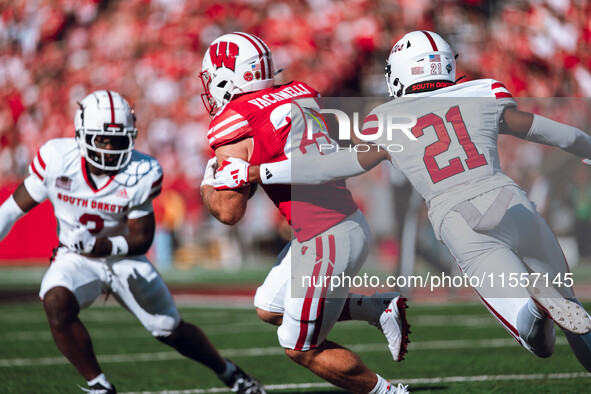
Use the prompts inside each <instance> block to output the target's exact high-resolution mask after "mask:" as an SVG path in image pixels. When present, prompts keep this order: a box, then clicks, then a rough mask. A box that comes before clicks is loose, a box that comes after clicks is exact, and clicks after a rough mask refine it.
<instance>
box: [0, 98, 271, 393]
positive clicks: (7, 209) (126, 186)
mask: <svg viewBox="0 0 591 394" xmlns="http://www.w3.org/2000/svg"><path fill="white" fill-rule="evenodd" d="M74 125H75V128H76V138H75V139H74V138H63V139H55V140H50V141H48V142H47V143H45V144H44V145H43V146H42V147H41V149H40V150H39V153H38V154H37V156H36V157H35V159H34V160H33V162H32V163H31V165H30V167H29V172H30V175H29V177H28V178H26V179H25V181H24V182H23V183H21V184H20V185H19V186H18V188H17V189H16V191H15V192H14V194H13V195H12V196H10V197H9V198H8V199H7V200H6V201H5V202H4V203H3V204H2V205H1V206H0V240H1V239H3V238H4V237H5V236H6V234H7V233H8V232H9V231H10V229H11V227H12V225H13V224H14V222H15V221H16V220H18V219H19V218H20V217H21V216H23V215H24V214H25V213H27V212H29V211H30V210H31V209H32V208H33V207H35V206H36V205H37V204H39V203H41V202H42V201H44V200H46V199H49V201H51V203H52V205H53V208H54V211H55V216H56V219H57V222H58V238H59V242H60V244H59V247H57V248H56V249H55V251H54V255H53V256H52V260H51V265H50V266H49V269H48V270H47V272H46V273H45V275H44V277H43V280H42V282H41V290H40V292H39V296H40V298H41V299H42V300H43V307H44V309H45V313H46V315H47V319H48V321H49V326H50V328H51V333H52V335H53V338H54V341H55V343H56V344H57V347H58V348H59V350H60V351H61V352H62V353H63V354H64V356H65V357H66V358H67V359H68V360H69V361H70V362H71V363H72V364H73V365H74V367H76V369H77V370H78V372H79V373H80V374H81V375H82V376H83V377H84V379H86V380H87V383H88V386H89V389H83V390H84V391H87V392H91V393H97V394H98V393H115V392H116V390H115V386H114V385H113V384H111V383H110V382H109V380H108V379H107V378H106V377H105V375H104V373H103V372H102V370H101V367H100V366H99V364H98V362H97V358H96V356H95V353H94V350H93V347H92V343H91V339H90V337H89V334H88V332H87V330H86V328H85V327H84V325H83V324H82V322H81V321H80V319H79V317H78V314H79V312H80V310H81V309H83V308H86V307H88V306H90V305H91V304H92V303H93V302H94V301H95V300H96V299H97V298H98V297H99V296H100V295H101V294H105V293H106V294H111V293H112V294H113V295H114V297H115V299H116V300H117V301H118V302H119V303H120V304H121V305H122V306H124V307H125V308H126V309H128V310H129V311H130V312H131V313H133V314H134V315H135V317H137V319H138V320H139V321H140V322H141V323H142V325H143V326H144V327H145V328H146V329H147V330H148V331H149V332H150V333H151V334H152V335H153V336H154V337H156V339H158V340H159V341H161V342H163V343H165V344H167V345H169V346H171V347H173V348H174V349H176V350H177V351H178V352H179V353H181V354H182V355H184V356H186V357H188V358H190V359H192V360H195V361H198V362H200V363H202V364H204V365H205V366H207V367H209V368H210V369H212V370H213V371H214V372H215V373H217V374H218V376H219V378H220V379H221V380H222V381H223V382H224V383H225V384H226V385H227V386H229V387H231V388H232V390H233V391H234V392H239V393H264V392H265V391H264V389H263V388H262V386H261V385H260V383H258V382H257V381H256V380H255V379H254V378H252V377H250V376H249V375H247V374H246V373H245V372H244V371H242V370H241V369H240V368H238V367H237V366H236V365H235V364H233V363H232V362H230V361H228V360H225V359H224V358H222V357H221V356H220V354H219V353H218V351H217V350H216V348H215V347H214V346H213V345H212V343H211V342H210V341H209V339H208V338H207V337H206V335H205V334H204V333H203V331H202V330H201V329H199V328H198V327H196V326H194V325H192V324H190V323H187V322H185V321H184V320H182V318H181V316H180V315H179V312H178V311H177V309H176V306H175V304H174V301H173V298H172V296H171V294H170V292H169V290H168V288H167V286H166V284H165V283H164V281H163V280H162V277H161V276H160V274H159V273H158V271H157V270H156V268H155V267H154V266H153V265H152V264H151V263H150V262H149V261H148V259H147V258H146V257H145V255H144V254H145V253H146V252H147V251H148V249H149V247H150V245H151V244H152V240H153V237H154V228H155V220H154V211H153V208H152V199H153V198H155V197H156V196H158V194H159V193H160V191H161V189H162V175H163V174H162V169H161V168H160V165H159V163H158V161H157V160H156V159H154V158H152V157H150V156H147V155H145V154H142V153H139V152H137V151H135V150H134V141H135V138H136V133H137V130H136V127H135V115H134V112H133V110H132V109H131V107H130V106H129V104H128V103H127V101H126V100H125V99H124V98H123V97H122V96H121V95H120V94H119V93H116V92H113V91H108V90H100V91H96V92H93V93H91V94H90V95H88V96H87V97H86V98H85V99H84V100H82V102H80V108H79V109H78V110H77V112H76V115H75V118H74Z"/></svg>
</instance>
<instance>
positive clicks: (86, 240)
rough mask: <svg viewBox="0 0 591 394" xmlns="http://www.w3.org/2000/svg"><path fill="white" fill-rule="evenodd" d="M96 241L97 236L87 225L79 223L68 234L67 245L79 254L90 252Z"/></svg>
mask: <svg viewBox="0 0 591 394" xmlns="http://www.w3.org/2000/svg"><path fill="white" fill-rule="evenodd" d="M95 243H96V238H95V237H94V236H93V235H92V234H91V233H90V231H88V229H87V228H86V227H85V226H81V225H78V226H76V227H74V228H73V229H72V230H71V231H70V232H69V233H68V234H66V246H67V247H68V249H70V250H71V251H74V252H76V253H79V254H90V252H92V249H93V248H94V244H95Z"/></svg>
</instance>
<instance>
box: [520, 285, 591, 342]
mask: <svg viewBox="0 0 591 394" xmlns="http://www.w3.org/2000/svg"><path fill="white" fill-rule="evenodd" d="M527 291H528V292H529V294H530V295H531V298H532V299H533V300H534V303H535V304H536V306H537V307H538V309H539V310H540V311H542V312H544V313H546V314H547V315H548V316H550V318H551V319H552V320H554V322H555V323H556V324H558V325H559V326H560V327H561V328H563V329H565V330H567V331H570V332H572V333H573V334H579V335H583V334H587V333H588V332H589V331H591V319H590V318H589V315H588V314H587V312H585V309H583V307H582V306H580V305H579V304H577V303H576V302H573V301H569V300H567V299H566V298H564V297H562V295H560V293H559V292H558V291H557V290H556V289H555V288H554V287H551V286H550V287H544V288H538V287H528V288H527Z"/></svg>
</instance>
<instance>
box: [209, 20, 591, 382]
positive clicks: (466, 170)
mask: <svg viewBox="0 0 591 394" xmlns="http://www.w3.org/2000/svg"><path fill="white" fill-rule="evenodd" d="M428 65H430V67H431V70H432V71H433V73H431V72H417V71H416V69H417V68H419V69H425V67H427V66H428ZM386 81H387V84H388V85H387V86H388V90H389V91H390V96H391V97H393V98H397V97H401V98H400V99H396V100H393V101H389V102H387V103H385V104H382V105H381V106H379V107H377V108H375V109H374V110H373V111H372V112H371V114H370V115H368V117H367V118H366V121H365V124H364V131H366V132H367V131H369V133H367V134H373V133H374V132H375V129H376V127H377V126H378V122H377V119H378V118H379V117H380V115H385V114H390V115H393V114H396V113H400V114H403V113H412V114H414V115H416V117H417V123H416V125H415V126H414V127H412V134H413V135H414V136H415V138H416V141H412V143H409V140H408V138H407V137H406V136H404V135H402V133H400V135H399V136H395V135H394V136H393V138H392V139H385V138H381V139H377V140H375V142H376V143H377V144H376V145H373V146H372V147H371V150H369V151H367V152H360V153H357V152H355V151H350V152H349V151H341V152H338V153H336V154H329V155H325V156H312V157H310V158H308V159H307V160H305V161H300V162H299V163H298V165H297V166H298V168H297V171H292V167H291V163H290V160H285V161H283V162H280V163H277V162H276V163H270V164H264V165H262V166H260V167H258V166H251V165H250V164H249V163H247V162H244V161H240V160H237V159H235V158H232V159H228V160H227V163H226V164H225V166H224V168H223V169H221V171H220V172H218V174H217V176H216V179H215V182H214V186H216V187H218V186H220V187H223V188H229V187H236V186H239V185H244V184H248V183H249V182H257V181H260V182H261V183H262V184H274V183H278V184H280V183H292V184H302V183H305V184H313V183H317V182H324V181H331V180H334V179H341V178H343V177H346V176H353V175H358V174H361V173H363V172H365V171H367V170H369V169H371V168H372V167H373V166H375V165H376V164H377V163H379V162H380V161H382V160H392V163H393V164H394V165H395V166H396V167H397V168H398V169H400V171H402V173H403V174H404V175H405V176H406V177H407V178H408V179H409V180H410V182H411V183H412V184H413V186H414V187H415V189H416V190H417V191H418V192H419V193H420V194H421V195H422V196H423V198H424V199H425V200H426V202H427V205H428V207H429V219H430V221H431V223H432V225H433V228H434V230H435V233H436V235H437V237H438V238H439V239H440V240H441V241H442V242H443V243H444V244H445V245H446V246H447V247H448V248H449V250H450V252H451V253H452V254H453V256H454V257H455V259H456V261H457V262H458V265H459V266H460V268H461V269H462V272H463V273H465V274H466V275H468V277H470V278H485V277H486V278H487V280H486V281H484V282H483V283H481V284H480V286H474V285H473V283H478V282H473V281H472V280H470V284H471V285H472V286H474V287H475V290H476V291H477V294H478V296H479V297H480V298H481V300H482V302H483V304H484V305H485V306H486V308H487V309H488V310H489V311H490V312H491V314H492V315H493V316H494V317H495V318H496V319H497V320H498V322H499V323H500V324H501V325H502V326H503V327H504V328H505V329H506V330H507V332H508V333H509V334H510V335H511V336H512V337H514V338H515V339H516V341H517V342H518V343H520V344H521V345H522V346H523V347H524V348H526V349H527V350H529V351H530V352H532V353H533V354H535V355H536V356H538V357H542V358H545V357H549V356H550V355H552V353H553V351H554V346H555V343H556V334H555V330H554V323H556V324H557V325H558V326H559V327H560V328H561V329H562V331H563V333H564V335H565V336H566V338H567V340H568V343H569V345H570V347H571V349H572V351H573V353H574V354H575V356H576V357H577V359H578V360H579V362H580V363H581V365H582V366H583V367H584V368H585V369H587V370H588V371H590V372H591V319H590V317H589V315H588V313H587V312H586V311H585V310H584V308H583V307H582V306H581V305H580V302H579V301H578V300H577V299H576V298H575V295H574V291H573V281H572V276H571V275H572V274H571V273H570V272H569V267H568V265H567V262H566V259H565V257H564V255H563V253H562V250H561V247H560V245H559V243H558V241H557V239H556V237H555V235H554V234H553V232H552V230H551V229H550V228H549V227H548V225H547V224H546V222H545V221H544V219H543V218H542V217H541V216H540V214H539V213H538V212H537V211H536V208H535V206H534V205H533V204H532V203H531V202H530V201H529V199H528V197H527V195H526V194H525V193H524V192H523V190H521V189H520V188H519V187H518V186H517V184H516V183H515V182H514V181H513V180H512V179H511V178H509V177H508V176H506V175H505V174H504V173H503V171H502V169H501V167H500V164H499V158H498V149H497V138H498V135H499V134H510V135H513V136H516V137H519V138H522V139H525V140H528V141H532V142H537V143H541V144H546V145H552V146H557V147H560V148H562V149H563V150H565V151H566V152H568V153H571V154H573V155H576V156H579V157H581V158H584V160H583V162H584V163H585V164H590V163H591V161H589V160H588V159H589V158H591V137H590V136H589V135H588V134H586V133H584V132H583V131H582V130H579V129H577V128H575V127H571V126H568V125H565V124H562V123H558V122H555V121H552V120H550V119H548V118H545V117H543V116H540V115H537V114H533V113H530V112H525V111H521V110H518V109H517V102H516V101H515V100H514V99H513V97H512V95H511V94H510V93H509V91H508V90H507V89H506V88H505V86H504V85H503V84H502V83H500V82H498V81H496V80H494V79H479V80H475V81H469V82H464V83H461V84H456V79H455V56H454V54H453V51H452V50H451V48H450V46H449V45H448V43H447V42H446V41H445V40H443V39H442V38H441V37H440V36H439V35H438V34H435V33H432V32H428V31H414V32H411V33H408V34H407V35H405V36H404V37H403V38H401V39H400V40H399V41H398V42H397V43H396V45H394V47H393V48H392V51H391V52H390V55H389V57H388V62H387V67H386ZM444 118H445V120H446V121H447V123H445V122H444V121H443V119H444ZM372 129H373V130H374V131H371V130H372ZM393 142H394V143H396V142H398V143H400V144H402V145H403V146H404V150H403V151H397V152H396V153H388V151H387V150H386V149H383V148H379V146H380V145H381V146H386V145H387V144H391V143H393ZM436 158H437V159H438V160H436ZM232 173H234V174H235V179H234V178H233V177H229V176H228V175H231V174H232ZM269 175H272V177H270V176H269ZM311 175H314V176H311ZM222 180H225V182H222ZM509 278H514V279H509ZM517 278H519V280H518V281H515V279H517Z"/></svg>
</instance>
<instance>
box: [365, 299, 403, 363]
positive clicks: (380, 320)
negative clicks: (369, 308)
mask: <svg viewBox="0 0 591 394" xmlns="http://www.w3.org/2000/svg"><path fill="white" fill-rule="evenodd" d="M367 298H369V299H370V300H371V301H373V302H374V303H378V305H379V307H378V309H377V311H378V313H379V315H378V316H377V317H376V319H375V320H374V321H370V324H371V325H373V326H376V327H377V328H378V329H379V330H380V331H381V332H382V333H383V334H384V336H385V337H386V339H387V340H388V349H390V353H392V358H394V360H396V361H402V360H404V355H405V354H406V353H407V352H408V349H407V348H408V344H409V342H410V340H409V339H408V335H409V334H410V333H411V331H410V324H408V321H407V320H406V308H408V306H407V305H406V301H407V299H406V298H405V297H402V296H401V295H400V293H382V294H380V293H378V292H376V293H375V294H373V295H372V296H370V297H367Z"/></svg>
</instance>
